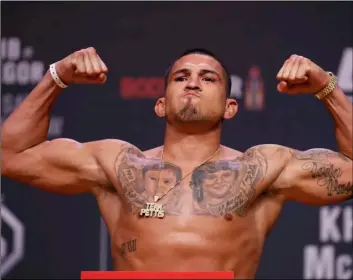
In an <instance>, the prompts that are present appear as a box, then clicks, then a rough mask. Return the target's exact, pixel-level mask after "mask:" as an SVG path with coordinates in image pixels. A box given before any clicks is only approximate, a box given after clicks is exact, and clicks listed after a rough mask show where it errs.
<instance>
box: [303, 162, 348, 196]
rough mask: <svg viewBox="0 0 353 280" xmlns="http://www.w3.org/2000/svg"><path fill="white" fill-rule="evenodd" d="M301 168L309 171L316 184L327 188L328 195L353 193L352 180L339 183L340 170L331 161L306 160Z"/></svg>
mask: <svg viewBox="0 0 353 280" xmlns="http://www.w3.org/2000/svg"><path fill="white" fill-rule="evenodd" d="M302 169H303V170H306V171H309V172H310V173H311V177H312V178H313V179H316V180H317V185H318V186H320V187H325V188H326V189H327V195H328V196H332V195H335V194H337V195H341V194H352V193H353V186H352V182H350V181H349V182H347V183H340V182H339V180H340V178H341V175H342V170H341V168H338V167H335V166H334V165H333V164H331V163H320V162H307V163H304V164H303V166H302Z"/></svg>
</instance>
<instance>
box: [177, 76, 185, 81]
mask: <svg viewBox="0 0 353 280" xmlns="http://www.w3.org/2000/svg"><path fill="white" fill-rule="evenodd" d="M185 80H186V78H185V77H177V78H175V81H176V82H183V81H185Z"/></svg>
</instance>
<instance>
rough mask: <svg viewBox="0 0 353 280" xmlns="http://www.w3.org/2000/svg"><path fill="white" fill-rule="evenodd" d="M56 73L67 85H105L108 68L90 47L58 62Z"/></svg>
mask: <svg viewBox="0 0 353 280" xmlns="http://www.w3.org/2000/svg"><path fill="white" fill-rule="evenodd" d="M56 71H57V73H58V76H59V77H60V79H61V80H62V81H63V82H64V83H65V84H103V83H105V81H106V80H107V72H108V68H107V66H106V65H105V64H104V62H103V61H102V60H101V58H100V57H99V55H98V54H97V51H96V50H95V49H94V48H92V47H90V48H87V49H82V50H79V51H77V52H74V53H73V54H71V55H69V56H67V57H65V58H64V59H62V60H60V61H59V62H57V63H56Z"/></svg>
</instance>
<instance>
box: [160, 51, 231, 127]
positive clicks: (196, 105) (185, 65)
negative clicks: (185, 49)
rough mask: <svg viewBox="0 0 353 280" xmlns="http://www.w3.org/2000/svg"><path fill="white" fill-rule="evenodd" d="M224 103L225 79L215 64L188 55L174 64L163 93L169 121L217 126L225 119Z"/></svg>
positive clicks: (205, 58)
mask: <svg viewBox="0 0 353 280" xmlns="http://www.w3.org/2000/svg"><path fill="white" fill-rule="evenodd" d="M226 100H227V96H226V76H225V73H224V70H223V68H222V66H221V64H220V63H219V62H218V61H217V60H215V59H214V58H212V57H210V56H207V55H203V54H189V55H186V56H183V57H182V58H180V59H179V60H177V61H176V62H175V64H174V65H173V67H172V69H171V71H170V75H169V79H168V86H167V89H166V99H165V103H166V105H165V106H166V109H165V110H166V118H167V119H168V120H173V121H177V122H200V121H208V122H210V121H211V122H215V123H217V122H219V121H220V120H221V119H222V118H223V116H224V112H225V108H226Z"/></svg>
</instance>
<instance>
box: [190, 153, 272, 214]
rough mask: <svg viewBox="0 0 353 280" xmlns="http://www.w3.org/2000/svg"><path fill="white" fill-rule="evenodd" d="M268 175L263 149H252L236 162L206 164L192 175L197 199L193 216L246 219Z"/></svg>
mask: <svg viewBox="0 0 353 280" xmlns="http://www.w3.org/2000/svg"><path fill="white" fill-rule="evenodd" d="M266 172H267V161H266V158H265V156H264V155H263V154H262V153H261V149H260V148H254V149H250V150H248V151H247V152H246V153H245V154H244V155H243V156H241V157H239V158H237V159H235V160H233V161H230V160H220V161H216V162H209V163H207V164H205V165H204V166H202V167H200V168H198V169H197V170H195V171H194V172H193V174H192V181H191V182H190V186H191V187H192V189H193V198H194V210H193V213H194V214H196V215H211V216H224V215H225V214H229V213H234V214H236V215H238V216H240V217H242V216H244V215H245V214H246V210H247V209H248V207H249V206H250V204H251V202H252V200H253V199H254V197H255V194H256V187H257V185H258V184H259V182H260V180H261V179H262V178H263V177H264V176H265V174H266Z"/></svg>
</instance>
